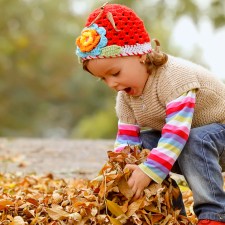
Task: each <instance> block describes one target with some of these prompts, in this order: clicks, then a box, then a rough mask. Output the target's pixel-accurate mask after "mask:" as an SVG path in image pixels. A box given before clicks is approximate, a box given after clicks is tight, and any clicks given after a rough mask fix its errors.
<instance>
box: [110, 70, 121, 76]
mask: <svg viewBox="0 0 225 225" xmlns="http://www.w3.org/2000/svg"><path fill="white" fill-rule="evenodd" d="M119 73H120V71H118V72H117V73H114V74H112V76H113V77H116V76H118V75H119Z"/></svg>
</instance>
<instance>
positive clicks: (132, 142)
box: [114, 121, 141, 152]
mask: <svg viewBox="0 0 225 225" xmlns="http://www.w3.org/2000/svg"><path fill="white" fill-rule="evenodd" d="M126 146H137V147H138V148H140V147H141V141H140V128H139V126H138V125H133V124H126V123H121V122H120V121H119V123H118V132H117V137H116V141H115V145H114V151H116V152H120V151H122V150H123V149H124V148H125V147H126Z"/></svg>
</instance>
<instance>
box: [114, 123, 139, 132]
mask: <svg viewBox="0 0 225 225" xmlns="http://www.w3.org/2000/svg"><path fill="white" fill-rule="evenodd" d="M118 127H119V129H120V130H132V131H139V130H140V128H139V127H138V126H132V125H123V124H119V125H118Z"/></svg>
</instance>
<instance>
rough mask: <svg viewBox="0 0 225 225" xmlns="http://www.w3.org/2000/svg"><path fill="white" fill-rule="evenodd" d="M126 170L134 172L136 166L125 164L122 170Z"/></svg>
mask: <svg viewBox="0 0 225 225" xmlns="http://www.w3.org/2000/svg"><path fill="white" fill-rule="evenodd" d="M126 168H128V169H129V170H131V171H134V170H135V169H136V168H137V165H134V164H127V165H126V166H125V168H124V169H126Z"/></svg>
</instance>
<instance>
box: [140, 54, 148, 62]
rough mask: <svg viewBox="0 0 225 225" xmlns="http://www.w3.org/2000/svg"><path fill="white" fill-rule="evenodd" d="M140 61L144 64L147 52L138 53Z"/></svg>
mask: <svg viewBox="0 0 225 225" xmlns="http://www.w3.org/2000/svg"><path fill="white" fill-rule="evenodd" d="M139 57H140V63H143V64H145V61H146V57H147V54H144V55H140V56H139Z"/></svg>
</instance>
